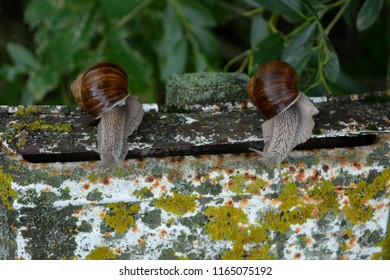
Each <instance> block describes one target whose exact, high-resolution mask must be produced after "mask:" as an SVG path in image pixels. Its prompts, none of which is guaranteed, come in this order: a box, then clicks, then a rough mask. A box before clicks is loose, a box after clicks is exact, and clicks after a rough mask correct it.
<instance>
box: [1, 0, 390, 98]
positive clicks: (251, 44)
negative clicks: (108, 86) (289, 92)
mask: <svg viewBox="0 0 390 280" xmlns="http://www.w3.org/2000/svg"><path fill="white" fill-rule="evenodd" d="M389 11H390V0H365V1H359V0H339V1H326V0H323V1H320V0H279V1H269V0H197V1H194V0H127V1H125V0H83V1H80V0H17V1H1V3H0V104H10V105H11V104H73V103H74V101H73V97H72V95H71V93H70V89H69V87H70V84H71V82H72V81H73V80H74V79H75V77H76V76H77V74H78V73H80V72H82V71H84V70H85V69H86V68H87V67H89V66H90V65H92V64H93V63H95V62H97V61H101V60H109V61H113V62H116V63H118V64H120V65H121V66H122V67H123V68H124V69H125V70H126V72H127V73H128V76H129V86H128V87H129V91H130V92H131V93H132V94H135V95H138V96H139V97H140V99H141V101H142V102H158V103H163V100H164V91H165V81H166V79H167V77H169V76H170V75H172V74H175V73H177V74H180V73H184V72H196V71H229V72H234V71H240V72H245V73H247V74H248V75H253V74H254V72H255V71H256V69H257V68H258V67H259V66H260V65H261V64H263V63H265V62H267V61H269V60H274V59H282V60H285V61H288V62H289V63H291V64H292V65H293V66H294V67H295V68H296V69H297V70H298V72H299V75H300V85H299V86H300V88H301V89H302V90H304V91H305V92H306V93H307V94H309V95H312V96H313V95H317V96H321V95H339V94H347V93H360V92H366V91H376V90H385V89H389V88H390V57H389V53H390V52H389V51H390V16H389Z"/></svg>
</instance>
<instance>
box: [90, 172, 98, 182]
mask: <svg viewBox="0 0 390 280" xmlns="http://www.w3.org/2000/svg"><path fill="white" fill-rule="evenodd" d="M88 180H89V181H91V182H92V183H96V182H97V180H99V177H98V176H97V175H96V174H95V173H93V172H91V173H89V174H88Z"/></svg>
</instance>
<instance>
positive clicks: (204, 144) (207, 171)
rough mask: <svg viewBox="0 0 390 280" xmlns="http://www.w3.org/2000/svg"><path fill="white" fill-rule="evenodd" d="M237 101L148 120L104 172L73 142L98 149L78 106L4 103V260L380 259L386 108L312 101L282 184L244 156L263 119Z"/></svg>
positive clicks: (385, 206)
mask: <svg viewBox="0 0 390 280" xmlns="http://www.w3.org/2000/svg"><path fill="white" fill-rule="evenodd" d="M352 99H356V98H352ZM387 102H388V101H387ZM236 104H240V105H238V106H232V107H230V106H229V105H226V106H220V105H215V104H214V105H213V104H210V105H209V106H206V107H207V108H206V107H204V110H203V109H201V108H200V107H198V106H194V107H193V109H194V110H189V108H186V110H184V111H180V112H177V111H173V112H172V111H171V109H169V108H166V107H160V108H158V110H155V109H153V110H148V112H147V113H146V115H145V119H144V120H143V122H142V124H141V127H140V128H139V130H138V131H137V132H136V133H135V134H134V135H132V136H131V137H130V138H129V142H130V145H131V147H130V149H131V150H130V151H129V154H128V159H127V160H126V161H125V162H124V167H123V168H122V169H114V170H109V169H102V168H100V167H99V161H92V160H91V159H96V158H97V157H96V155H94V154H93V153H92V152H85V150H84V148H83V147H80V146H77V145H75V143H76V141H78V140H85V141H86V142H88V143H95V142H96V136H95V135H96V122H94V121H93V120H92V119H91V118H90V117H88V116H87V115H86V114H85V113H83V112H81V111H80V110H79V109H78V108H75V107H66V106H54V107H52V106H31V107H22V106H19V107H6V106H3V107H0V125H1V127H2V129H1V131H0V141H1V142H0V144H1V149H0V182H1V184H0V185H1V188H0V206H1V207H0V219H1V222H2V223H1V225H0V234H1V236H0V258H2V259H14V258H22V259H75V258H76V259H380V258H388V256H389V254H388V252H389V251H390V247H389V246H390V234H389V230H388V217H389V208H390V167H389V166H390V123H389V119H388V117H389V115H390V114H389V106H387V104H384V103H383V102H382V101H381V102H377V100H369V99H363V100H355V101H354V102H351V99H347V100H338V99H333V100H332V101H329V102H323V103H320V104H318V107H319V110H320V114H319V115H317V116H316V123H317V125H316V127H315V131H314V135H313V137H312V138H311V139H310V140H309V142H307V143H306V144H305V145H303V146H301V147H298V148H299V149H297V150H294V151H293V152H292V153H291V154H290V156H289V157H288V158H287V160H285V161H284V162H283V163H282V173H283V178H284V182H280V180H279V178H278V174H277V172H276V170H275V169H274V167H272V166H261V165H260V157H259V156H258V155H257V154H254V153H248V152H247V151H248V150H247V149H248V147H249V146H254V147H257V148H261V146H262V137H261V132H260V130H259V128H260V126H261V122H262V121H261V120H262V119H263V117H262V116H261V115H260V113H258V112H257V111H256V110H255V109H254V108H253V106H251V105H250V103H248V102H244V103H236ZM145 106H146V105H145ZM187 110H188V111H187ZM214 148H215V149H214ZM213 149H214V150H213ZM212 151H214V153H219V154H210V153H211V152H212ZM56 157H57V159H59V160H58V161H56V160H55V159H56ZM88 157H89V158H88ZM31 159H35V161H39V160H41V161H42V162H35V163H33V162H30V161H28V160H31ZM47 159H50V160H47ZM67 159H70V160H73V161H74V160H81V159H83V161H75V162H60V161H66V160H67ZM87 159H89V160H91V161H88V160H87ZM53 160H54V162H45V161H53Z"/></svg>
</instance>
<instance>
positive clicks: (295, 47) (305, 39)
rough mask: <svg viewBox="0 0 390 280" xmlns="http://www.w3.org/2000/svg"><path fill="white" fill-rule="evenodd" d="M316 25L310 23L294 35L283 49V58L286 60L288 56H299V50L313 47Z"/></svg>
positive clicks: (304, 50)
mask: <svg viewBox="0 0 390 280" xmlns="http://www.w3.org/2000/svg"><path fill="white" fill-rule="evenodd" d="M315 28H316V25H315V24H314V23H313V24H310V25H308V26H306V27H305V28H303V29H302V30H301V31H300V32H299V33H298V34H296V35H295V36H293V37H292V38H291V39H290V40H289V41H288V43H287V46H286V48H285V49H284V50H283V54H282V59H283V60H285V59H287V58H288V57H291V56H295V57H298V58H299V55H297V52H303V53H305V52H306V49H311V48H312V47H313V44H314V30H315ZM302 50H303V51H302Z"/></svg>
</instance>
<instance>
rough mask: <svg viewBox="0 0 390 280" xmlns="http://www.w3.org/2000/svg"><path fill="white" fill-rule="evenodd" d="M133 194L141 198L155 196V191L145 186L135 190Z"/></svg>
mask: <svg viewBox="0 0 390 280" xmlns="http://www.w3.org/2000/svg"><path fill="white" fill-rule="evenodd" d="M133 194H134V195H135V196H136V197H137V198H139V199H146V198H149V197H153V193H152V192H151V191H150V190H149V188H148V187H143V188H142V189H139V190H135V191H134V192H133Z"/></svg>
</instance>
